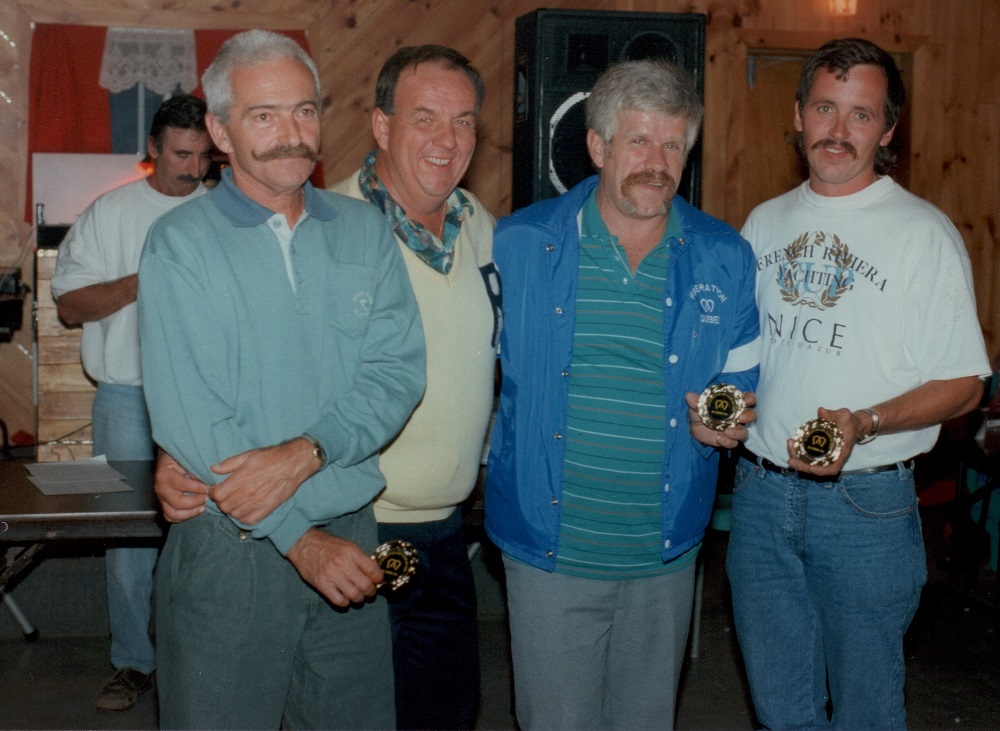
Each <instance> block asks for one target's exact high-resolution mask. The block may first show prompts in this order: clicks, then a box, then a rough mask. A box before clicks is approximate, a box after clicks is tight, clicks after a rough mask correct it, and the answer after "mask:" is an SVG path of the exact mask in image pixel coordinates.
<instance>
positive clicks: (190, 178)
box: [177, 175, 201, 183]
mask: <svg viewBox="0 0 1000 731" xmlns="http://www.w3.org/2000/svg"><path fill="white" fill-rule="evenodd" d="M177 179H178V180H179V181H181V182H182V183H198V182H201V178H196V177H195V176H194V175H178V176H177Z"/></svg>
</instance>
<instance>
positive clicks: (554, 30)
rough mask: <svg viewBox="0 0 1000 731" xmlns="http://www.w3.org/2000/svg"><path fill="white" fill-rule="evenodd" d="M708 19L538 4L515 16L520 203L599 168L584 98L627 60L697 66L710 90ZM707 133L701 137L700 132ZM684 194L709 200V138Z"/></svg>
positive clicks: (690, 168) (515, 191)
mask: <svg viewBox="0 0 1000 731" xmlns="http://www.w3.org/2000/svg"><path fill="white" fill-rule="evenodd" d="M705 22H706V17H705V16H704V15H701V14H697V13H632V12H616V11H602V10H597V11H587V10H546V9H542V10H536V11H534V12H532V13H528V14H527V15H522V16H521V17H519V18H518V19H517V20H516V22H515V45H514V51H515V56H514V57H515V64H514V65H515V69H514V74H515V75H514V147H513V175H512V177H513V181H512V183H513V185H512V191H511V192H512V198H511V205H512V210H517V209H518V208H523V207H524V206H526V205H528V204H529V203H534V202H535V201H539V200H542V199H544V198H551V197H553V196H556V195H560V194H562V193H565V192H566V191H567V190H568V189H569V188H571V187H572V186H574V185H575V184H576V183H579V182H580V181H581V180H583V179H584V178H585V177H587V176H588V175H592V174H593V173H594V169H593V166H592V165H591V162H590V156H589V154H588V153H587V140H586V136H587V127H586V121H585V117H584V100H585V99H586V98H587V96H588V95H589V94H590V89H591V87H592V86H593V85H594V82H595V81H597V77H598V76H600V75H601V73H602V72H604V71H605V70H607V68H608V67H609V66H612V65H614V64H616V63H620V62H622V61H638V60H641V59H648V58H662V59H667V60H669V61H673V62H674V63H676V64H678V65H680V66H681V67H683V68H685V69H686V70H687V71H688V72H690V73H691V74H692V75H693V76H694V78H695V82H696V83H697V86H698V93H699V94H701V95H702V96H703V97H704V77H705ZM699 140H700V138H699ZM678 193H679V194H680V195H681V196H682V197H683V198H684V199H685V200H686V201H688V202H689V203H691V204H692V205H695V206H698V205H700V204H701V144H700V142H699V144H697V145H696V146H695V148H694V149H693V150H692V151H691V155H690V156H689V157H688V162H687V167H686V169H685V173H684V177H683V178H682V179H681V182H680V186H679V188H678Z"/></svg>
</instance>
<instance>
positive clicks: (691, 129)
mask: <svg viewBox="0 0 1000 731" xmlns="http://www.w3.org/2000/svg"><path fill="white" fill-rule="evenodd" d="M632 110H637V111H641V112H649V113H652V114H657V115H662V116H666V117H680V118H682V119H686V120H687V123H688V124H687V149H685V151H684V153H685V155H687V154H688V153H690V152H691V148H692V147H694V143H695V140H697V139H698V130H699V129H700V128H701V119H702V117H703V116H704V113H705V108H704V107H703V106H702V103H701V98H700V97H699V96H698V90H697V88H696V87H695V82H694V78H693V77H692V76H691V74H689V73H688V72H687V71H685V70H684V69H682V68H681V67H680V66H678V65H676V64H674V63H670V62H669V61H662V60H654V59H646V60H642V61H627V62H625V63H621V64H618V65H616V66H612V67H611V68H610V69H608V70H607V71H605V72H604V73H603V74H601V77H600V78H599V79H598V80H597V83H596V84H594V88H593V90H592V91H591V92H590V96H589V97H587V102H586V113H587V129H592V130H594V131H595V132H596V133H597V134H599V135H600V136H601V139H603V140H604V141H605V142H610V141H611V138H612V137H614V134H615V132H617V131H618V122H619V119H620V117H621V115H622V114H624V113H626V112H629V111H632Z"/></svg>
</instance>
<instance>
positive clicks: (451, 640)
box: [378, 509, 479, 730]
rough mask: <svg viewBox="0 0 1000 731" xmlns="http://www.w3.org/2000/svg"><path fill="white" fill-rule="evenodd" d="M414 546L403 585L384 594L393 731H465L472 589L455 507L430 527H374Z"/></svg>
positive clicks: (471, 698)
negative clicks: (413, 563)
mask: <svg viewBox="0 0 1000 731" xmlns="http://www.w3.org/2000/svg"><path fill="white" fill-rule="evenodd" d="M378 532H379V540H380V541H388V540H392V539H396V538H398V539H402V540H404V541H409V542H410V543H412V544H413V545H414V546H416V548H417V553H418V560H419V564H418V566H417V573H416V575H415V576H414V578H413V579H411V580H410V583H409V584H407V585H406V586H404V587H403V588H402V589H399V590H398V591H396V592H390V593H389V594H388V599H389V619H390V621H391V623H392V637H393V644H392V659H393V667H394V670H395V675H396V728H397V729H466V730H468V729H473V728H475V726H476V719H477V717H478V715H479V637H478V633H477V628H476V588H475V584H474V583H473V579H472V566H471V564H470V563H469V554H468V547H467V546H466V543H465V533H464V531H463V530H462V515H461V509H457V510H455V512H454V513H452V515H451V516H450V517H449V518H447V519H445V520H442V521H436V522H433V523H380V524H379V527H378Z"/></svg>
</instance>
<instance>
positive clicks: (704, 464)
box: [485, 176, 759, 571]
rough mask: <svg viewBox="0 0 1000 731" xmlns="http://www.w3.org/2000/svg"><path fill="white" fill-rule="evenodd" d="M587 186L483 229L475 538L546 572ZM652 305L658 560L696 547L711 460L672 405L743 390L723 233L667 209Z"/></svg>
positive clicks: (707, 219)
mask: <svg viewBox="0 0 1000 731" xmlns="http://www.w3.org/2000/svg"><path fill="white" fill-rule="evenodd" d="M596 185H597V177H596V176H594V177H591V178H588V179H587V180H584V181H583V182H581V183H580V184H579V185H577V186H575V187H574V188H573V189H572V190H570V191H569V192H567V193H565V194H564V195H562V196H560V197H558V198H554V199H550V200H546V201H541V202H539V203H535V204H534V205H531V206H528V207H527V208H523V209H521V210H519V211H517V212H516V213H514V214H513V215H511V216H508V217H506V218H503V219H501V220H500V222H499V223H498V224H497V228H496V234H495V237H494V244H493V255H494V259H495V261H496V264H497V267H498V269H499V271H500V276H501V278H502V281H503V319H504V326H503V331H502V333H501V337H500V364H501V368H502V371H503V378H502V382H501V387H500V404H499V410H498V412H497V419H496V425H495V427H494V430H493V437H492V441H491V444H490V456H489V462H488V466H487V475H486V505H485V511H486V532H487V534H488V535H489V537H490V539H491V540H493V542H494V543H496V545H497V546H499V547H500V548H501V549H502V550H503V551H504V552H506V553H508V554H509V555H511V556H513V557H514V558H517V559H520V560H521V561H524V562H526V563H528V564H530V565H533V566H537V567H538V568H542V569H545V570H548V571H551V570H553V568H554V567H555V563H556V553H557V550H558V546H559V527H560V503H561V498H562V481H563V458H564V454H565V440H564V439H563V435H564V434H565V431H566V421H567V401H568V393H569V378H568V375H569V368H570V363H571V361H572V357H573V329H574V322H575V317H576V284H577V266H578V263H579V250H580V234H579V224H578V214H579V212H580V209H581V208H582V207H583V204H584V202H585V201H586V199H587V197H588V196H589V195H590V194H591V193H592V192H593V190H594V188H595V187H596ZM673 212H674V213H676V214H679V216H680V219H681V227H682V231H683V233H682V235H681V236H678V237H676V238H674V239H672V240H671V242H670V246H671V257H670V263H669V264H668V271H667V281H666V284H665V297H664V307H663V337H664V354H663V367H664V385H665V398H666V403H667V427H666V431H667V433H666V441H665V444H664V453H663V468H662V484H663V486H664V489H663V492H662V493H661V495H662V500H661V506H662V507H661V513H662V536H661V538H662V544H661V555H662V557H663V560H664V561H669V560H670V559H673V558H676V557H677V556H679V555H681V554H682V553H684V552H685V551H687V550H689V549H691V548H693V547H694V546H697V545H698V544H699V543H700V542H701V539H702V536H703V535H704V532H705V526H706V525H708V520H709V518H710V517H711V511H712V504H713V502H714V496H715V482H716V476H717V474H718V454H717V452H716V450H715V449H712V448H709V447H706V446H705V445H703V444H701V443H700V442H697V441H696V440H695V439H694V437H692V436H691V432H690V429H689V427H688V417H687V412H688V410H687V404H685V402H684V394H685V393H686V392H688V391H694V392H696V393H700V392H701V391H702V390H704V388H705V387H706V386H708V385H710V384H712V383H716V382H719V381H724V382H726V383H730V384H732V385H734V386H736V387H737V388H739V389H741V390H743V391H752V390H753V389H755V388H756V385H757V372H758V358H759V352H758V351H759V323H758V318H757V305H756V303H755V300H754V281H755V278H756V265H755V262H754V257H753V252H752V251H751V249H750V245H749V244H748V243H747V242H746V241H745V240H744V239H743V238H742V237H741V236H740V235H739V234H738V233H737V232H736V231H735V230H734V229H733V228H731V227H730V226H728V225H727V224H725V223H723V222H721V221H719V220H717V219H715V218H712V217H711V216H708V215H706V214H704V213H702V212H701V211H699V210H698V209H696V208H694V207H693V206H691V205H689V204H688V203H687V202H685V201H683V200H682V199H680V198H679V197H675V198H674V202H673Z"/></svg>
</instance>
